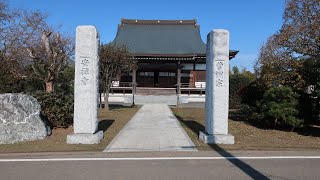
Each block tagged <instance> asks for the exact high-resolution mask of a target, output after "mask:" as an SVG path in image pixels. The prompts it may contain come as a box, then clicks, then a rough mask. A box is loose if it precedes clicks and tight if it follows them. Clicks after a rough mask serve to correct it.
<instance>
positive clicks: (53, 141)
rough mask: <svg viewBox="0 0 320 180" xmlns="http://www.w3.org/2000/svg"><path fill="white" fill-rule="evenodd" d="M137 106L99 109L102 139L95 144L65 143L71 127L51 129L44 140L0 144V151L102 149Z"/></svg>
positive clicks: (135, 110)
mask: <svg viewBox="0 0 320 180" xmlns="http://www.w3.org/2000/svg"><path fill="white" fill-rule="evenodd" d="M138 109H139V108H124V107H121V108H120V107H114V108H111V110H110V111H109V112H106V111H104V110H99V117H98V118H99V120H100V121H99V130H103V131H104V139H103V140H102V142H101V143H100V144H97V145H74V144H66V137H67V135H68V134H70V133H72V132H73V127H69V128H67V129H63V128H57V129H53V130H52V135H51V136H49V137H47V138H46V139H44V140H37V141H29V142H22V143H16V144H1V145H0V153H9V152H10V153H13V152H72V151H102V150H104V149H105V148H106V147H107V145H108V144H109V143H110V142H111V141H112V139H113V138H114V137H115V136H116V135H117V134H118V132H119V131H120V130H121V129H122V128H123V127H124V126H125V125H126V124H127V122H128V121H129V120H130V118H131V117H132V116H133V115H134V114H135V113H136V112H137V110H138Z"/></svg>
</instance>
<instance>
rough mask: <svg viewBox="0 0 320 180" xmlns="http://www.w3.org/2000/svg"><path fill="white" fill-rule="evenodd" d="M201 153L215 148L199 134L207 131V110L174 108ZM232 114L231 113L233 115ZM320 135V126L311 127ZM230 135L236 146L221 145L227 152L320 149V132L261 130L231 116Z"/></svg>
mask: <svg viewBox="0 0 320 180" xmlns="http://www.w3.org/2000/svg"><path fill="white" fill-rule="evenodd" d="M172 111H173V113H174V114H175V115H176V117H177V118H178V119H179V121H180V123H181V125H182V127H183V128H184V129H185V131H186V132H187V134H188V135H189V137H190V138H191V140H192V141H193V143H194V144H195V145H196V147H197V148H198V150H212V149H214V148H215V147H214V146H212V145H211V146H210V145H207V144H205V143H203V142H202V141H200V140H199V138H198V136H199V131H204V130H205V127H204V124H205V110H204V109H194V108H183V109H172ZM230 114H231V113H230ZM312 130H313V131H314V132H319V131H320V127H319V126H314V127H312ZM229 133H230V134H232V135H233V136H234V137H235V144H234V145H219V146H220V147H221V148H223V149H225V150H320V137H319V136H318V135H317V134H319V133H304V132H303V130H302V131H297V132H289V131H281V130H275V129H262V128H258V127H255V126H252V125H250V124H248V123H246V122H243V121H241V120H239V119H237V117H235V116H230V119H229Z"/></svg>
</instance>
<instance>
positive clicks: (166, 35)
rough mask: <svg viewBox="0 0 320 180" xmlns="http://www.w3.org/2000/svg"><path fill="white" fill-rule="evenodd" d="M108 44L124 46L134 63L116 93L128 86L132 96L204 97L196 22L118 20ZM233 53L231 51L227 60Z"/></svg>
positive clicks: (203, 52) (203, 57) (203, 54)
mask: <svg viewBox="0 0 320 180" xmlns="http://www.w3.org/2000/svg"><path fill="white" fill-rule="evenodd" d="M112 43H113V44H114V45H117V46H122V45H124V46H126V47H127V48H128V51H129V52H130V53H131V54H132V56H133V58H134V59H136V60H137V62H138V68H137V69H135V70H134V71H133V72H132V73H127V74H123V75H122V76H121V78H120V79H119V83H118V84H116V86H118V89H119V88H121V83H129V82H130V83H131V85H132V86H133V90H132V94H136V93H137V94H143V92H149V94H148V93H146V94H148V95H152V94H153V93H154V94H159V95H161V92H162V93H163V92H166V90H167V92H170V90H171V92H172V93H174V94H177V95H179V94H181V93H188V94H190V93H204V90H205V81H206V80H205V77H206V75H205V69H206V66H205V63H206V44H205V43H204V42H203V41H202V39H201V36H200V26H199V25H198V24H197V21H196V20H134V19H121V23H120V24H119V25H118V30H117V34H116V37H115V39H114V40H113V41H112ZM237 53H238V51H233V50H231V51H230V53H229V57H230V59H232V58H234V57H235V55H236V54H237ZM114 88H115V89H117V87H114ZM146 89H147V90H148V91H145V90H146ZM157 89H160V90H161V91H159V90H158V91H157ZM152 90H154V91H152ZM150 93H151V94H150ZM165 94H166V93H165ZM169 94H170V93H169Z"/></svg>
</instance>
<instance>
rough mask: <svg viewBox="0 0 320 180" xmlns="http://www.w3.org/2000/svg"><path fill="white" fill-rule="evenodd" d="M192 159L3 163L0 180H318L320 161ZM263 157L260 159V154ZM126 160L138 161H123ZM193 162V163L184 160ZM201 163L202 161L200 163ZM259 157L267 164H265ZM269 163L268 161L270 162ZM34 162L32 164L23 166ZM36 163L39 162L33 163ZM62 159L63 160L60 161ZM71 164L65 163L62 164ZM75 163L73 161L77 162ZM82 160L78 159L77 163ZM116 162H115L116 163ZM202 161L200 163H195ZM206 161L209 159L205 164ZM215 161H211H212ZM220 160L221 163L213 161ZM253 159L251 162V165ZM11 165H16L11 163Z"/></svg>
mask: <svg viewBox="0 0 320 180" xmlns="http://www.w3.org/2000/svg"><path fill="white" fill-rule="evenodd" d="M203 155H204V154H200V156H199V154H190V156H183V157H180V159H177V158H176V157H177V156H174V157H169V158H167V157H168V156H165V154H162V155H161V158H160V159H154V157H153V156H154V154H153V155H152V156H151V155H150V156H149V157H148V159H139V157H137V156H134V157H132V154H131V155H126V154H120V155H117V156H118V157H110V156H108V157H106V156H104V155H101V154H100V155H98V156H96V155H90V158H91V159H83V157H84V158H88V156H86V155H77V156H76V157H74V156H72V157H70V156H67V155H64V156H61V155H55V156H50V157H47V156H32V155H31V156H30V155H28V156H27V157H26V156H25V157H23V156H21V157H20V156H17V157H4V156H3V157H0V179H1V180H6V179H14V180H16V179H26V180H29V179H30V180H37V179H39V180H45V179H59V180H62V179H111V180H113V179H139V180H144V179H148V180H149V179H157V180H158V179H181V180H187V179H210V180H212V179H250V178H252V179H286V180H287V179H319V178H320V158H319V156H317V157H316V156H314V157H315V158H311V156H309V158H303V157H300V156H299V157H298V156H295V157H291V158H286V157H284V158H282V156H275V155H273V154H271V155H272V156H271V157H270V155H269V156H266V154H265V155H263V156H258V157H257V158H258V159H256V158H255V157H256V156H251V155H250V156H246V157H249V158H246V157H244V156H233V157H230V158H227V159H225V158H223V157H221V156H210V157H209V156H203ZM258 155H260V154H258ZM123 156H126V157H129V156H131V157H129V158H137V159H126V158H125V159H123V158H122V157H123ZM184 157H186V158H190V157H192V158H194V159H185V158H184ZM198 157H201V158H203V159H199V158H198ZM261 157H262V158H263V159H261ZM269 157H270V158H269ZM21 158H22V159H33V160H34V161H33V160H31V161H27V162H26V161H19V160H21ZM34 158H36V159H34ZM57 158H60V159H57ZM64 158H67V159H64ZM74 158H75V159H74ZM79 158H80V159H79ZM114 158H117V159H114ZM197 158H198V159H197ZM206 158H207V159H206ZM209 158H212V159H209ZM214 158H217V159H214ZM251 158H252V159H251ZM1 160H2V161H1ZM9 160H12V162H8V161H9Z"/></svg>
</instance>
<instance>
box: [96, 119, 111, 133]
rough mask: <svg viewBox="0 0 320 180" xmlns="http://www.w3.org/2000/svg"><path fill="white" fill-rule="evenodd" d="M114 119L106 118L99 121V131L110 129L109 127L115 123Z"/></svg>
mask: <svg viewBox="0 0 320 180" xmlns="http://www.w3.org/2000/svg"><path fill="white" fill-rule="evenodd" d="M113 122H114V120H113V119H112V120H110V119H104V120H101V121H99V123H98V130H99V131H103V132H105V131H107V129H109V127H110V126H111V125H112V124H113Z"/></svg>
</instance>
